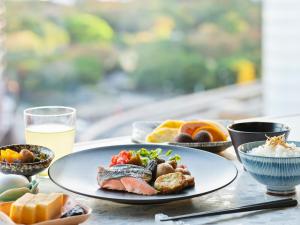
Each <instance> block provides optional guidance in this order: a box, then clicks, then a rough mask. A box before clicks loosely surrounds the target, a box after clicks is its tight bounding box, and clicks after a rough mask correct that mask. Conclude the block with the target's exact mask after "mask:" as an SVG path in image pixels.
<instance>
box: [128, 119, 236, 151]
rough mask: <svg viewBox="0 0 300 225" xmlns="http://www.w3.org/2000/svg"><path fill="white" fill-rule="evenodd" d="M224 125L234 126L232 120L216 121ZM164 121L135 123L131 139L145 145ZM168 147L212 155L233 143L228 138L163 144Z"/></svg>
mask: <svg viewBox="0 0 300 225" xmlns="http://www.w3.org/2000/svg"><path fill="white" fill-rule="evenodd" d="M215 122H218V123H220V124H222V125H223V126H224V127H227V126H228V125H230V124H232V123H233V121H231V120H215ZM161 123H162V121H138V122H135V123H133V129H132V136H131V139H132V141H133V142H134V143H138V144H145V143H146V141H145V139H146V136H147V135H148V134H149V133H151V132H152V131H153V130H154V129H155V128H156V127H157V126H159V125H160V124H161ZM163 144H166V145H178V146H182V147H188V148H196V149H200V150H205V151H208V152H212V153H220V152H222V151H224V150H225V149H227V148H229V147H230V146H231V145H232V143H231V139H230V137H228V140H227V141H217V142H202V143H201V142H189V143H179V142H171V143H163Z"/></svg>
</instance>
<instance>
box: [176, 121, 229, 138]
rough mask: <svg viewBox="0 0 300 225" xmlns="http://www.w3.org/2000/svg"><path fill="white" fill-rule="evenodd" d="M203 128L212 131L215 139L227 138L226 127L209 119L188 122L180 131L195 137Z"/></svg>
mask: <svg viewBox="0 0 300 225" xmlns="http://www.w3.org/2000/svg"><path fill="white" fill-rule="evenodd" d="M202 130H206V131H208V132H209V133H211V135H212V136H213V141H226V140H227V136H228V135H227V132H226V130H225V128H223V127H222V126H221V125H220V124H218V123H216V122H213V121H208V120H203V121H190V122H186V123H184V124H183V125H182V126H181V127H180V130H179V132H180V133H184V134H189V135H191V136H192V137H195V135H196V134H197V133H199V132H200V131H202Z"/></svg>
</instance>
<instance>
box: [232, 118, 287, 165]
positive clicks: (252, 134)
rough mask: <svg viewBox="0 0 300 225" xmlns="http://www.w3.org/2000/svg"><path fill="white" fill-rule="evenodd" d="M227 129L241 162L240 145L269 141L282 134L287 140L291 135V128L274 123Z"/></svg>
mask: <svg viewBox="0 0 300 225" xmlns="http://www.w3.org/2000/svg"><path fill="white" fill-rule="evenodd" d="M227 129H228V131H229V135H230V137H231V141H232V145H233V147H234V150H235V153H236V155H237V157H238V159H239V161H241V159H240V156H239V152H238V147H239V146H240V145H242V144H245V143H249V142H254V141H265V140H267V137H274V136H279V135H282V134H284V135H285V138H286V139H287V138H288V135H289V133H290V128H289V127H288V126H286V125H284V124H281V123H272V122H242V123H234V124H231V125H229V126H228V127H227Z"/></svg>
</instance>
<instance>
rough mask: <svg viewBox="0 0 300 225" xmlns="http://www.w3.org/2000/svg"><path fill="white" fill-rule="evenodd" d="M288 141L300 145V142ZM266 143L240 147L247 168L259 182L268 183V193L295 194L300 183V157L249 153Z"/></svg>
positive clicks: (253, 143)
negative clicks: (266, 155)
mask: <svg viewBox="0 0 300 225" xmlns="http://www.w3.org/2000/svg"><path fill="white" fill-rule="evenodd" d="M288 143H294V144H295V145H296V146H297V147H300V142H295V141H292V142H291V141H289V142H288ZM264 144H265V141H257V142H250V143H246V144H243V145H241V146H240V147H239V148H238V151H239V154H240V157H241V160H242V163H243V165H244V167H245V169H246V170H247V172H249V173H250V174H251V175H252V176H253V177H254V178H255V179H256V180H257V181H258V182H259V183H261V184H264V185H266V187H267V193H269V194H273V195H292V194H295V186H296V185H298V184H300V157H265V156H256V155H250V154H248V152H249V151H250V150H252V149H253V148H256V147H258V146H260V145H264Z"/></svg>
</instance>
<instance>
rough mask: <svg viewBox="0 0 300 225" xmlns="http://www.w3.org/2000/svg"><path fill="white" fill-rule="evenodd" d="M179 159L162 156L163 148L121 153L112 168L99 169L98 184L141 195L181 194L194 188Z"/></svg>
mask: <svg viewBox="0 0 300 225" xmlns="http://www.w3.org/2000/svg"><path fill="white" fill-rule="evenodd" d="M166 157H168V161H167V160H166ZM180 159H181V157H180V155H177V154H175V155H174V156H172V150H168V151H166V152H165V153H164V154H163V150H162V149H161V148H156V149H152V150H148V149H146V148H141V149H139V150H136V151H134V150H130V151H127V150H121V151H120V152H119V153H118V154H117V155H113V156H112V159H111V163H110V167H108V168H105V167H103V166H99V167H98V175H97V180H98V184H99V186H100V188H103V189H109V190H115V191H125V192H130V193H135V194H140V195H156V194H171V193H175V192H179V191H182V190H183V189H184V188H187V187H190V186H194V184H195V181H194V177H192V176H191V174H190V172H189V171H188V169H187V167H186V166H184V165H178V162H179V161H180ZM185 174H186V175H189V176H188V177H186V176H185Z"/></svg>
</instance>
